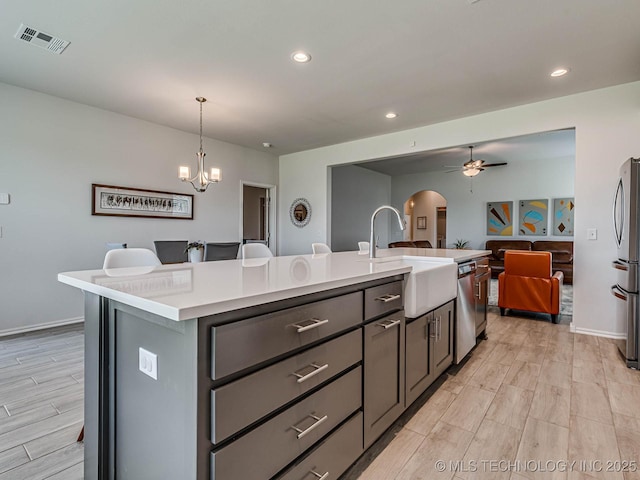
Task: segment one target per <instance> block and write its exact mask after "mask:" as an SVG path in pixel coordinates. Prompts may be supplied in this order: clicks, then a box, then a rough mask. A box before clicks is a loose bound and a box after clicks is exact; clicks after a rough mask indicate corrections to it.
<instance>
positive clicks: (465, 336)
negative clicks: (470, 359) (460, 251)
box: [454, 261, 477, 363]
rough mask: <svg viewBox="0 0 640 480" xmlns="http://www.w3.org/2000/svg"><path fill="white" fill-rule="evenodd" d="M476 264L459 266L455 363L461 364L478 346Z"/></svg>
mask: <svg viewBox="0 0 640 480" xmlns="http://www.w3.org/2000/svg"><path fill="white" fill-rule="evenodd" d="M475 279H476V262H474V261H470V262H464V263H461V264H459V265H458V298H457V299H456V342H455V349H454V350H455V353H454V362H455V363H460V362H461V361H462V360H463V359H464V357H466V355H467V353H469V352H470V351H471V349H472V348H473V347H475V345H476V291H477V287H476V281H475Z"/></svg>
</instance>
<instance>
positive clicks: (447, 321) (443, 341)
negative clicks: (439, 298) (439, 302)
mask: <svg viewBox="0 0 640 480" xmlns="http://www.w3.org/2000/svg"><path fill="white" fill-rule="evenodd" d="M431 326H432V331H431V342H432V343H431V346H432V348H433V353H432V360H433V368H434V373H435V376H436V378H437V377H438V376H439V375H440V374H441V373H442V372H444V371H445V370H446V369H447V368H448V367H449V365H451V363H452V362H453V332H454V331H455V330H454V326H453V302H452V301H451V302H449V303H446V304H444V305H443V306H441V307H438V308H436V309H435V310H434V311H433V321H432V323H431Z"/></svg>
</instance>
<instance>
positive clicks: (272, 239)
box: [238, 180, 278, 255]
mask: <svg viewBox="0 0 640 480" xmlns="http://www.w3.org/2000/svg"><path fill="white" fill-rule="evenodd" d="M245 186H247V187H257V188H264V189H266V190H268V191H269V250H271V252H272V253H273V254H274V255H277V250H278V249H277V246H278V242H277V237H276V227H277V221H276V220H277V218H276V216H277V213H278V208H277V198H278V197H277V196H276V195H277V187H276V186H275V185H271V184H268V183H258V182H251V181H248V180H240V221H239V222H238V225H239V227H238V228H239V233H240V236H239V238H240V244H241V245H242V240H243V237H244V228H243V221H244V187H245ZM241 248H242V247H241Z"/></svg>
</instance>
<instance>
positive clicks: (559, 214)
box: [552, 197, 576, 237]
mask: <svg viewBox="0 0 640 480" xmlns="http://www.w3.org/2000/svg"><path fill="white" fill-rule="evenodd" d="M575 208H576V204H575V202H574V200H573V197H570V198H554V199H553V232H552V234H553V235H560V236H565V237H572V236H573V214H574V211H575Z"/></svg>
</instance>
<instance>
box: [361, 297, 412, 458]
mask: <svg viewBox="0 0 640 480" xmlns="http://www.w3.org/2000/svg"><path fill="white" fill-rule="evenodd" d="M365 310H366V307H365ZM404 322H405V320H404V310H400V311H398V312H395V313H392V314H391V315H388V316H386V317H383V318H380V319H378V320H374V321H372V322H370V323H368V324H366V325H365V326H364V338H363V343H364V405H363V410H364V447H365V448H367V447H368V446H369V445H371V444H372V443H373V442H374V441H375V440H376V439H377V438H378V437H379V436H380V435H381V434H382V433H383V432H384V431H385V430H386V429H387V428H388V427H389V426H390V425H391V424H392V423H393V422H394V421H395V420H396V419H397V418H398V416H400V414H401V413H402V412H403V411H404V394H405V391H404V362H405V352H404V346H405V341H404V336H405V323H404Z"/></svg>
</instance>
